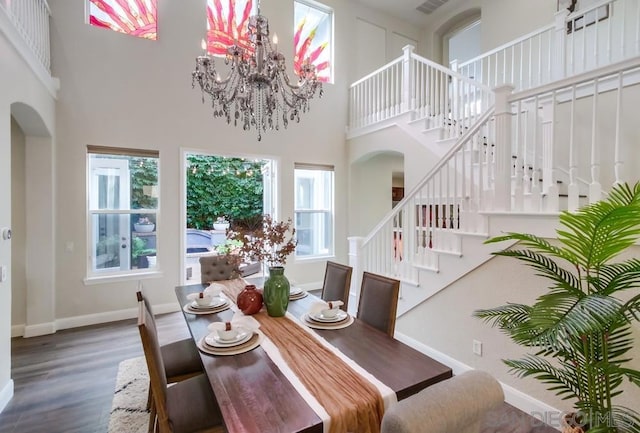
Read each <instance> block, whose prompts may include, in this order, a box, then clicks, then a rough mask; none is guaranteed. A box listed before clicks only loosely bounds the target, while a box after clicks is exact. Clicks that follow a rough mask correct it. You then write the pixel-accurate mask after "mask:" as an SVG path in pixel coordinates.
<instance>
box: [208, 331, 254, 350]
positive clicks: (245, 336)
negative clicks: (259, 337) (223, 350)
mask: <svg viewBox="0 0 640 433" xmlns="http://www.w3.org/2000/svg"><path fill="white" fill-rule="evenodd" d="M237 330H238V335H236V338H234V339H233V340H223V339H221V338H220V336H218V333H217V332H216V331H213V332H212V333H210V334H209V335H207V336H206V337H204V342H205V343H207V344H208V345H209V346H212V347H232V346H237V345H238V344H242V343H244V342H246V341H248V340H249V338H251V336H252V335H253V333H252V332H251V331H249V330H248V329H245V328H241V327H239V326H238V327H237Z"/></svg>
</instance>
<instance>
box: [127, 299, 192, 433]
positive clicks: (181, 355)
mask: <svg viewBox="0 0 640 433" xmlns="http://www.w3.org/2000/svg"><path fill="white" fill-rule="evenodd" d="M136 297H137V299H138V302H139V303H140V302H142V304H143V305H144V308H145V309H146V310H147V311H148V313H149V319H148V321H149V322H153V327H154V329H155V328H156V325H155V318H154V315H153V310H152V309H151V303H150V302H149V300H148V299H147V297H146V296H144V294H143V293H142V292H141V291H138V292H136ZM160 356H161V357H162V360H163V365H164V374H165V376H166V378H167V382H168V383H175V382H180V381H181V380H185V379H188V378H190V377H193V376H196V375H198V374H202V373H203V372H204V370H203V368H202V361H200V354H199V353H198V348H197V347H196V345H195V343H194V342H193V339H192V338H185V339H184V340H178V341H174V342H171V343H167V344H164V345H161V346H160ZM152 399H153V390H152V388H151V387H149V398H148V400H147V409H152V411H151V412H152V414H151V422H150V423H149V431H150V432H151V431H152V430H151V426H152V424H153V420H154V419H155V413H154V411H153V408H152V407H151V405H152Z"/></svg>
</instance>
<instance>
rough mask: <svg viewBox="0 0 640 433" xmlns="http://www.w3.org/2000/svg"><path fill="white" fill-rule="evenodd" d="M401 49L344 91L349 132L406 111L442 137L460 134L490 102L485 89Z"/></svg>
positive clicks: (491, 95)
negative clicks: (426, 122)
mask: <svg viewBox="0 0 640 433" xmlns="http://www.w3.org/2000/svg"><path fill="white" fill-rule="evenodd" d="M413 49H414V47H413V46H411V45H407V46H406V47H404V49H403V50H404V55H403V56H402V57H399V58H397V59H396V60H393V61H392V62H390V63H388V64H386V65H385V66H383V67H381V68H380V69H378V70H376V71H374V72H372V73H371V74H369V75H367V76H366V77H364V78H362V79H360V80H358V81H356V82H355V83H353V84H352V85H351V87H350V88H349V130H351V131H353V130H356V129H360V128H366V127H368V126H370V125H374V124H376V123H378V122H382V121H385V120H388V119H391V118H393V117H394V116H397V115H400V114H404V113H411V114H412V115H413V116H415V117H417V118H420V117H424V118H428V119H430V122H429V125H431V127H434V128H435V127H439V128H442V129H443V135H444V137H443V138H454V137H459V136H461V135H462V134H463V133H464V131H465V130H467V129H468V128H470V127H471V126H472V125H473V124H474V123H475V121H476V120H477V119H478V118H479V117H480V116H481V115H482V114H483V113H484V112H485V111H486V109H487V108H488V107H489V106H490V105H492V104H493V92H492V91H491V89H490V88H489V87H487V86H484V85H482V84H480V83H478V82H477V81H474V80H472V79H470V78H468V77H465V76H463V75H461V74H459V73H457V72H454V71H451V70H450V69H448V68H445V67H444V66H442V65H439V64H437V63H435V62H432V61H431V60H429V59H425V58H424V57H421V56H419V55H417V54H415V53H414V52H413Z"/></svg>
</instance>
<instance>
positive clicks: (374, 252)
mask: <svg viewBox="0 0 640 433" xmlns="http://www.w3.org/2000/svg"><path fill="white" fill-rule="evenodd" d="M494 123H495V122H494V110H493V109H492V108H491V109H489V110H487V111H486V112H485V113H484V114H483V115H482V116H481V117H480V118H479V119H478V121H477V122H476V123H475V124H474V125H472V126H471V127H470V128H469V129H467V130H466V131H465V132H464V134H463V135H462V136H461V137H460V138H459V139H458V141H457V142H456V144H455V145H454V146H453V147H452V148H451V149H450V150H449V152H447V154H446V155H445V156H444V157H443V158H442V159H441V160H440V162H439V163H438V164H437V165H436V166H435V167H433V169H432V170H431V171H430V172H429V173H428V174H427V176H425V177H424V179H423V180H422V181H421V182H420V183H419V184H418V185H417V186H416V187H415V188H413V189H412V190H411V191H410V192H409V193H408V194H407V195H406V196H405V198H404V199H403V200H402V201H401V202H400V203H398V205H396V207H395V208H394V209H393V210H392V211H391V212H390V213H389V214H387V215H386V217H385V218H384V219H383V220H382V221H381V222H380V223H379V224H378V225H377V226H376V227H375V228H374V229H373V230H372V232H371V234H370V235H369V236H367V237H366V238H365V239H364V240H363V241H362V242H361V244H360V245H355V246H354V247H352V252H351V253H350V254H351V255H352V263H357V266H358V267H361V268H362V270H366V271H369V272H374V273H379V274H384V275H392V276H395V277H396V278H399V279H401V280H403V281H406V282H411V283H413V284H418V273H419V271H420V269H432V270H437V266H438V265H437V260H438V257H437V256H438V254H442V253H447V254H456V255H460V254H461V246H460V239H459V236H457V234H460V233H472V234H486V232H487V228H486V227H485V223H484V218H483V217H482V216H481V215H480V214H479V211H482V210H484V209H485V208H490V207H491V202H492V200H493V199H494V196H493V189H494V179H495V172H496V153H495V151H494V149H495V148H494V147H493V146H492V145H491V143H495V128H494ZM358 271H360V270H359V269H358Z"/></svg>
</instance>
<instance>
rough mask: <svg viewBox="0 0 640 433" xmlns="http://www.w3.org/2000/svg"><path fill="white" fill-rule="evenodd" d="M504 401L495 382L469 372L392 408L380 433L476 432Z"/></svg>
mask: <svg viewBox="0 0 640 433" xmlns="http://www.w3.org/2000/svg"><path fill="white" fill-rule="evenodd" d="M503 401H504V393H503V391H502V387H501V386H500V383H498V381H497V380H496V379H494V378H493V377H492V376H491V375H490V374H488V373H486V372H483V371H479V370H471V371H468V372H466V373H463V374H461V375H459V376H454V377H452V378H451V379H447V380H444V381H442V382H438V383H436V384H434V385H431V386H429V387H427V388H425V389H423V390H422V391H420V392H419V393H417V394H414V395H412V396H410V397H407V398H405V399H404V400H401V401H399V402H398V403H397V404H395V405H393V406H391V407H390V408H389V409H388V410H387V411H386V412H385V414H384V416H383V417H382V424H381V426H380V433H423V432H429V433H479V432H480V431H481V429H482V426H483V424H485V423H486V421H487V417H488V415H489V414H490V413H491V411H493V410H495V409H498V408H499V407H500V406H501V405H502V403H503ZM496 427H497V425H496ZM496 430H498V429H497V428H496Z"/></svg>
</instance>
